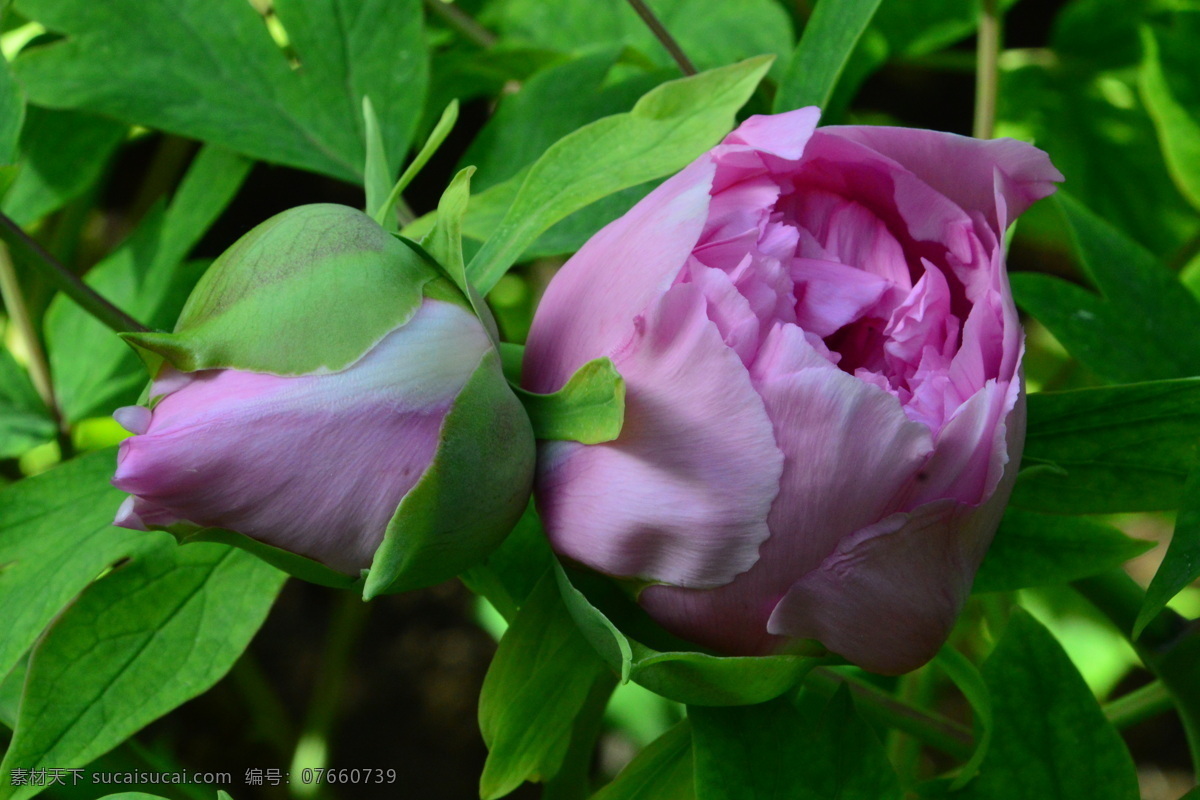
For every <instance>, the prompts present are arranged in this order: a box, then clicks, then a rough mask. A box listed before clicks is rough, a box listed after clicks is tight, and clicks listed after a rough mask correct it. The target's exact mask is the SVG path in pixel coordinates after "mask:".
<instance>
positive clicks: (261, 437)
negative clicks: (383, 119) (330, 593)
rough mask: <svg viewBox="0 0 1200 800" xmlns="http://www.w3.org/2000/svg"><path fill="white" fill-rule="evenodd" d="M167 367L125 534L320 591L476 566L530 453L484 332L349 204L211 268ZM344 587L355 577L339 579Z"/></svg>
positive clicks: (133, 473) (316, 211) (166, 354)
mask: <svg viewBox="0 0 1200 800" xmlns="http://www.w3.org/2000/svg"><path fill="white" fill-rule="evenodd" d="M127 339H128V340H129V341H130V342H131V343H132V344H133V345H134V346H135V347H137V348H138V349H139V350H141V351H142V352H143V353H144V354H146V356H147V362H148V363H151V364H153V365H155V367H154V370H153V371H154V379H153V382H152V383H151V386H150V389H149V392H148V403H147V404H146V405H143V406H131V407H127V408H122V409H120V410H118V411H117V412H116V415H115V416H116V418H117V420H118V422H120V423H121V424H122V425H124V426H125V427H126V428H127V429H128V430H129V431H130V432H131V433H133V434H135V435H134V436H133V437H131V438H129V439H127V440H126V441H125V442H124V443H123V444H122V445H121V449H120V454H119V456H118V466H117V472H116V475H115V477H114V479H113V483H114V484H115V485H116V486H117V487H118V488H120V489H122V490H123V491H126V492H128V493H129V494H130V497H129V498H127V499H126V501H125V503H124V504H123V505H122V507H121V509H120V511H119V512H118V515H117V519H116V524H117V525H121V526H123V527H127V528H134V529H161V530H168V531H170V532H172V533H174V534H175V535H176V536H177V537H179V538H180V539H181V541H211V540H216V541H227V542H230V543H233V544H239V545H241V546H244V547H246V548H247V549H250V550H252V551H254V552H258V553H259V554H260V555H263V556H264V557H265V558H267V559H268V560H271V561H273V562H274V563H276V564H277V565H278V566H282V567H284V568H285V569H288V570H289V571H291V572H293V573H295V574H298V575H300V576H302V577H306V578H309V579H313V580H318V581H322V582H331V583H337V582H339V581H350V580H353V579H357V578H359V577H360V576H361V575H363V573H364V571H365V572H366V579H365V588H364V591H365V593H366V594H367V595H375V594H379V593H381V592H385V591H396V590H401V589H408V588H415V587H417V586H423V585H428V584H431V583H435V582H437V581H441V580H445V579H447V578H450V577H452V576H454V575H455V574H457V573H458V572H460V571H462V570H463V569H466V568H468V567H470V566H471V565H472V564H474V563H476V562H477V561H479V560H481V559H482V558H483V557H484V556H486V555H487V553H488V552H489V551H490V550H491V549H492V548H493V547H495V546H496V545H497V544H499V542H500V541H501V540H502V539H503V538H504V536H505V535H506V534H507V532H508V531H509V530H510V529H511V527H512V525H513V523H514V522H515V520H516V519H517V517H519V516H520V513H521V511H522V510H523V509H524V507H525V504H526V501H527V498H528V494H529V488H530V484H531V481H532V471H533V460H534V447H533V434H532V431H531V429H530V425H529V421H528V418H527V417H526V416H525V413H524V411H523V409H522V408H521V405H520V403H519V402H518V401H517V399H516V397H515V396H514V395H513V394H512V392H511V390H510V389H509V387H508V385H507V383H506V381H505V379H504V376H503V374H502V372H501V369H500V359H499V355H498V353H497V351H496V347H495V343H494V341H493V339H492V338H491V337H490V336H489V333H488V330H487V329H486V327H485V325H484V323H482V322H481V321H480V320H479V319H478V318H477V317H476V315H475V313H474V311H472V307H471V303H470V301H469V300H468V299H467V298H466V297H465V296H463V294H462V293H461V292H460V291H459V289H458V288H457V287H456V286H455V284H454V283H453V282H452V281H451V280H450V279H449V278H448V277H447V276H446V275H445V274H443V273H442V271H441V270H440V269H439V268H438V266H437V265H436V264H433V263H431V261H430V260H429V259H428V258H427V257H426V256H425V255H424V254H422V253H421V252H420V251H418V250H417V249H415V248H413V247H411V246H409V245H408V244H406V243H404V242H403V241H401V240H399V239H397V238H395V237H393V236H391V235H390V234H388V233H386V232H385V231H384V230H383V229H382V228H380V227H379V226H378V225H377V224H376V223H375V222H373V221H372V220H371V219H369V218H368V217H367V216H365V215H363V214H361V213H360V212H358V211H355V210H353V209H350V208H346V207H342V206H334V205H315V206H305V207H301V208H297V209H292V210H290V211H288V212H285V213H283V214H280V215H278V216H276V217H274V218H272V219H270V220H268V221H266V222H264V223H263V224H262V225H260V226H258V227H257V228H255V229H254V230H253V231H251V232H250V233H249V234H247V235H246V236H245V237H243V238H242V239H241V240H240V241H239V242H238V243H237V244H235V245H234V246H233V247H232V248H230V250H229V251H228V252H227V253H225V254H224V255H223V256H222V257H221V258H220V259H218V260H217V262H216V263H214V264H213V266H212V267H211V268H210V270H209V271H208V273H207V274H206V275H205V276H204V278H203V279H202V281H201V282H200V284H199V285H198V286H197V287H196V290H195V291H194V292H193V294H192V296H191V298H190V299H189V301H188V304H187V306H186V307H185V308H184V311H183V314H182V315H181V317H180V320H179V323H178V325H177V326H176V330H175V332H174V333H171V334H130V335H127ZM343 576H345V577H343Z"/></svg>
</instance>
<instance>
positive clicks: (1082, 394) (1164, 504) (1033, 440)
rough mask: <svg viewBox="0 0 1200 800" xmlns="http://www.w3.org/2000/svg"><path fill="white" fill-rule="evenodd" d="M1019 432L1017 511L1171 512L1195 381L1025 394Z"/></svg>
mask: <svg viewBox="0 0 1200 800" xmlns="http://www.w3.org/2000/svg"><path fill="white" fill-rule="evenodd" d="M1026 436H1027V438H1026V445H1025V455H1024V464H1025V465H1026V470H1025V472H1023V473H1022V475H1021V479H1020V480H1018V481H1017V486H1016V488H1015V490H1014V491H1013V497H1012V504H1013V505H1015V506H1017V507H1019V508H1024V509H1027V510H1030V511H1043V512H1048V513H1059V514H1105V513H1115V512H1120V511H1161V510H1169V509H1174V508H1177V507H1178V506H1179V500H1180V497H1181V491H1182V489H1183V484H1184V481H1185V480H1186V478H1187V475H1188V473H1189V472H1190V471H1191V469H1192V465H1193V464H1194V463H1195V459H1196V454H1197V446H1198V445H1200V378H1185V379H1180V380H1171V381H1150V382H1147V383H1135V384H1130V385H1128V386H1110V387H1106V388H1103V389H1080V390H1075V391H1069V392H1042V393H1039V394H1032V395H1030V396H1029V427H1028V432H1027V434H1026ZM1026 472H1027V473H1028V474H1025V473H1026Z"/></svg>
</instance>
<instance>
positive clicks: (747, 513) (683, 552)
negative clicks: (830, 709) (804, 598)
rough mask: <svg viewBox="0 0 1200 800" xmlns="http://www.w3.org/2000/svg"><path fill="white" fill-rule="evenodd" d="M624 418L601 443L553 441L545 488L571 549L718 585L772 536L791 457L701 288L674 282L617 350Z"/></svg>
mask: <svg viewBox="0 0 1200 800" xmlns="http://www.w3.org/2000/svg"><path fill="white" fill-rule="evenodd" d="M614 361H615V363H616V367H617V369H618V371H619V372H620V373H621V375H622V376H624V378H625V381H626V385H627V396H626V412H625V426H624V428H623V429H622V431H621V435H620V437H619V438H618V439H617V440H616V441H613V442H609V443H607V444H601V445H591V446H583V445H577V444H573V443H562V442H555V443H550V444H546V445H543V447H542V453H541V456H542V458H541V462H540V469H539V479H538V489H539V494H538V496H539V498H540V503H541V506H540V510H541V512H542V519H543V522H544V524H545V526H546V531H547V533H548V535H549V536H550V540H551V542H552V544H553V545H554V547H555V550H557V551H558V552H559V553H560V554H562V555H565V556H567V557H569V558H573V559H576V560H578V561H581V562H583V563H586V564H588V565H589V566H592V567H594V568H595V569H598V570H600V571H602V572H606V573H609V574H613V575H621V576H630V577H638V578H642V579H646V580H657V581H667V582H670V583H672V584H676V585H680V586H695V587H710V586H719V585H721V584H724V583H728V582H729V581H730V580H732V579H733V577H734V576H735V575H737V574H738V573H740V572H744V571H745V570H747V569H749V568H750V566H751V565H753V564H754V562H755V561H756V560H757V558H758V549H759V546H760V545H761V544H762V542H763V540H764V539H766V538H767V536H768V535H769V531H768V528H767V514H768V512H769V510H770V508H771V503H772V501H773V500H774V499H775V495H776V493H777V492H778V487H779V476H780V472H781V470H782V467H783V455H782V454H781V453H780V452H779V450H778V448H777V447H776V446H775V437H774V435H773V433H772V428H771V421H770V420H769V419H768V418H767V412H766V410H765V409H764V408H763V403H762V400H760V399H759V398H758V396H757V395H756V393H755V391H754V388H753V386H752V385H751V383H750V377H749V375H748V374H747V372H746V368H745V367H744V366H743V365H742V363H741V361H740V360H739V358H738V357H737V354H736V353H735V352H734V351H733V350H731V349H729V348H728V347H726V346H725V344H724V343H723V342H722V338H721V334H720V332H719V331H718V329H717V327H716V325H714V324H713V323H712V322H711V321H710V320H709V319H708V318H707V316H706V312H705V300H704V297H703V295H702V294H701V292H700V290H699V289H698V288H697V287H695V286H693V285H690V284H680V285H678V286H675V287H673V288H672V289H671V290H670V291H669V292H667V293H666V295H664V296H663V298H662V300H661V301H660V302H658V303H657V304H655V305H654V306H653V307H652V308H651V309H650V310H649V311H648V312H647V313H646V315H645V316H644V317H641V318H639V319H638V323H637V333H636V334H635V336H634V338H633V339H632V340H631V341H630V342H629V343H628V344H627V345H626V347H624V348H623V349H622V350H621V351H620V352H619V353H618V354H617V355H616V356H615V358H614Z"/></svg>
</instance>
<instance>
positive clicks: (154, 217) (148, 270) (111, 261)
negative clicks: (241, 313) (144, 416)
mask: <svg viewBox="0 0 1200 800" xmlns="http://www.w3.org/2000/svg"><path fill="white" fill-rule="evenodd" d="M250 166H251V164H250V162H249V161H247V160H246V159H244V158H242V157H241V156H239V155H235V154H234V153H231V152H229V151H226V150H221V149H219V148H214V147H206V148H204V149H203V150H201V151H200V153H199V155H197V156H196V159H195V160H194V161H193V163H192V165H191V167H190V168H189V169H188V172H187V175H185V176H184V179H183V183H182V184H180V187H179V189H178V190H177V191H176V192H175V196H174V198H173V199H172V201H171V205H170V207H169V208H168V209H167V210H166V212H165V213H162V212H161V211H155V212H152V213H151V215H150V216H149V217H148V218H147V219H146V220H145V221H144V222H143V223H142V225H141V226H140V227H139V228H138V229H137V230H136V231H135V232H134V233H133V234H132V235H131V236H130V237H129V238H128V239H127V240H126V241H125V242H124V243H123V244H122V245H121V247H119V248H118V249H117V250H115V251H114V252H113V253H112V254H111V255H109V256H108V257H107V258H105V259H104V260H103V261H102V262H100V263H99V264H97V265H96V266H95V267H93V268H92V269H91V270H90V271H89V272H88V274H87V276H86V277H85V280H86V282H87V283H88V285H89V286H91V287H92V288H93V289H95V290H96V291H98V292H99V293H100V294H102V295H103V296H104V297H106V298H107V299H108V300H110V301H111V302H113V303H115V304H116V305H117V306H118V307H119V308H121V309H122V310H124V311H125V312H127V313H129V314H131V315H133V316H134V318H136V319H139V320H141V321H143V322H145V323H147V324H149V325H151V326H155V327H166V326H169V325H171V324H172V323H173V322H174V321H175V316H176V315H177V314H178V313H179V309H180V308H181V307H182V306H183V302H184V298H185V297H186V296H187V292H188V291H189V290H190V289H191V288H192V284H193V283H194V282H195V280H196V278H197V277H198V275H197V274H196V272H195V271H194V270H187V269H181V268H180V264H181V263H182V262H183V260H184V258H186V257H187V255H188V253H189V252H190V251H191V249H192V248H193V247H195V245H196V243H197V242H199V241H200V238H201V237H202V236H203V235H204V233H205V232H206V231H207V230H208V229H209V227H210V226H211V225H212V224H213V223H214V222H215V221H216V219H217V217H218V216H219V215H220V214H221V212H222V211H224V210H225V207H226V206H227V205H228V204H229V202H230V201H231V200H232V199H233V196H234V195H235V194H236V193H237V191H238V188H239V187H240V186H241V185H242V181H243V180H244V179H245V177H246V175H247V174H248V173H249V171H250ZM45 324H46V339H47V343H48V345H49V350H50V366H51V370H52V372H53V374H54V378H55V390H56V393H57V396H58V400H59V404H60V405H61V406H62V408H63V411H64V412H65V414H66V417H67V419H68V420H70V421H72V422H76V421H78V420H81V419H84V418H86V417H89V416H94V415H96V414H98V413H109V412H111V411H112V410H113V409H114V408H116V407H117V406H119V405H122V404H125V403H132V402H134V401H135V400H136V399H137V395H138V392H139V391H140V390H141V387H142V386H143V385H144V384H145V382H146V378H145V372H144V370H142V369H141V368H140V365H139V363H138V360H137V357H136V355H135V354H134V353H133V352H132V351H131V350H130V349H129V347H128V345H126V344H125V343H124V342H122V341H121V340H120V339H119V338H117V337H116V336H114V335H113V334H112V333H111V332H110V331H109V330H108V328H106V327H105V326H104V325H103V324H102V323H100V322H98V321H97V320H96V319H94V318H93V317H92V316H91V315H89V314H88V313H87V312H86V311H84V310H83V309H81V308H79V307H78V306H76V305H75V304H74V303H73V302H72V301H71V300H70V299H69V298H67V297H66V296H63V295H60V296H58V297H56V298H55V299H54V302H53V303H51V305H50V310H49V312H48V313H47V315H46V323H45Z"/></svg>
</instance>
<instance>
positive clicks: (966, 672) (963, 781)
mask: <svg viewBox="0 0 1200 800" xmlns="http://www.w3.org/2000/svg"><path fill="white" fill-rule="evenodd" d="M933 663H934V664H937V666H938V667H940V668H941V669H942V671H943V672H945V673H946V675H947V676H948V677H949V678H950V680H951V681H953V682H954V685H955V686H957V687H958V690H959V691H960V692H962V694H963V697H965V698H967V702H968V703H970V704H971V711H972V712H973V713H974V714H975V734H976V742H975V752H973V753H971V758H970V759H969V760H968V761H967V763H966V764H963V766H962V768H961V769H960V770H959V771H958V775H957V776H956V777H955V778H954V781H953V782H952V783H951V784H950V790H951V791H957V790H959V789H961V788H962V787H964V786H966V785H967V782H968V781H970V780H971V779H972V778H974V777H975V776H976V775H977V774H978V773H979V765H980V764H982V763H983V760H984V759H985V758H987V753H988V748H990V747H991V745H992V729H993V727H994V726H995V716H994V715H993V714H992V696H991V694H989V693H988V688H987V684H986V683H985V682H984V680H983V676H982V675H980V674H979V670H977V669H976V668H975V665H974V664H972V663H971V662H970V661H969V660H968V659H967V657H966V656H964V655H963V654H962V653H960V652H958V651H957V650H955V649H954V648H953V647H951V646H950V645H944V646H943V647H942V649H941V650H939V651H938V654H937V655H936V656H934V659H933Z"/></svg>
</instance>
